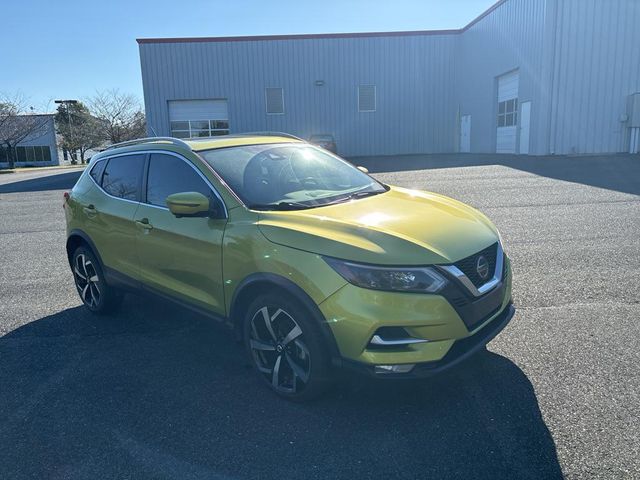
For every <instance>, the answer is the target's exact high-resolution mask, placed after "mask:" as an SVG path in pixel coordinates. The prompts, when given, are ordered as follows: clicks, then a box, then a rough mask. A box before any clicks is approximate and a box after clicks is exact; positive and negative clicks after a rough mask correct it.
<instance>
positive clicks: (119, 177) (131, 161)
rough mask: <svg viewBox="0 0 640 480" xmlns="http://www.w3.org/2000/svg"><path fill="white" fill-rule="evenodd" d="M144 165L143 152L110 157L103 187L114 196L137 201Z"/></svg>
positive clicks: (103, 178)
mask: <svg viewBox="0 0 640 480" xmlns="http://www.w3.org/2000/svg"><path fill="white" fill-rule="evenodd" d="M143 166H144V155H143V154H139V155H125V156H122V157H114V158H110V159H109V163H108V164H107V167H106V168H105V171H104V175H103V176H102V188H104V190H105V192H107V193H109V194H110V195H113V196H114V197H119V198H125V199H127V200H134V201H137V200H138V199H139V193H140V183H141V180H142V167H143Z"/></svg>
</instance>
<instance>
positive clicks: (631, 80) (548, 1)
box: [140, 0, 640, 156]
mask: <svg viewBox="0 0 640 480" xmlns="http://www.w3.org/2000/svg"><path fill="white" fill-rule="evenodd" d="M639 24H640V0H607V1H604V0H506V1H503V2H501V3H498V4H497V5H496V6H495V7H494V8H493V9H492V10H491V11H490V12H489V13H488V14H486V15H484V16H482V17H481V18H479V19H478V20H477V21H475V22H473V23H472V24H471V25H470V26H468V27H466V28H465V29H464V30H463V31H462V32H460V33H455V32H454V33H448V34H445V33H442V34H437V35H432V34H421V35H412V36H381V37H346V38H313V39H287V40H255V41H236V42H193V43H179V42H176V43H141V44H140V57H141V64H142V79H143V85H144V93H145V105H146V110H147V117H148V123H149V125H150V127H153V129H154V131H155V132H156V133H157V134H159V135H161V134H165V135H168V134H169V124H168V113H167V102H168V101H169V100H178V99H206V98H209V99H216V98H225V99H228V102H229V121H230V128H231V132H243V131H252V130H275V131H286V132H290V133H293V134H297V135H300V136H302V137H305V138H308V137H309V136H310V135H311V134H314V133H318V134H319V133H331V134H334V135H335V137H336V140H337V143H338V149H339V151H340V153H341V154H343V155H347V156H349V155H389V154H404V153H439V152H453V151H456V150H457V149H458V146H459V122H460V117H461V116H462V115H471V151H472V152H495V151H496V109H497V101H496V95H497V80H496V79H497V77H498V76H500V75H503V74H505V73H507V72H510V71H514V70H517V71H518V72H519V76H520V85H519V103H520V105H521V104H522V103H523V102H527V101H530V102H531V126H530V135H529V136H530V148H529V151H530V153H531V154H548V153H557V154H562V153H592V152H593V153H596V152H618V151H625V150H627V149H628V141H629V140H628V128H627V125H626V124H625V123H623V122H621V119H623V117H621V116H622V115H624V114H625V111H626V99H627V96H628V95H629V94H631V93H634V92H635V91H640V28H638V25H639ZM318 80H321V81H323V82H324V85H323V86H317V85H316V81H318ZM360 84H366V85H375V86H376V92H377V110H376V111H375V112H358V103H357V87H358V85H360ZM266 87H282V88H283V89H284V105H285V114H284V115H267V114H266V112H265V88H266ZM518 137H519V135H518Z"/></svg>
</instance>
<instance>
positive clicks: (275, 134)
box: [232, 132, 306, 142]
mask: <svg viewBox="0 0 640 480" xmlns="http://www.w3.org/2000/svg"><path fill="white" fill-rule="evenodd" d="M233 135H237V136H241V135H260V136H263V137H285V138H293V139H295V140H300V141H301V142H305V141H306V140H304V139H302V138H300V137H296V136H295V135H291V134H290V133H285V132H241V133H234V134H233ZM233 135H232V136H233Z"/></svg>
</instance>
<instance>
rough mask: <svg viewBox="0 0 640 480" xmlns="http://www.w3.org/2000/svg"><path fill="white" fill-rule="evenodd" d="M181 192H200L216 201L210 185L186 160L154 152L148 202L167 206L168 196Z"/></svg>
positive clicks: (151, 161)
mask: <svg viewBox="0 0 640 480" xmlns="http://www.w3.org/2000/svg"><path fill="white" fill-rule="evenodd" d="M181 192H198V193H201V194H203V195H204V196H206V197H207V198H209V200H210V201H211V202H214V201H215V197H214V196H213V192H212V191H211V189H210V188H209V186H208V185H207V184H206V183H205V181H204V180H203V179H202V178H201V177H200V175H198V173H197V172H196V171H195V170H194V169H193V168H192V167H191V166H189V165H187V163H186V162H185V161H184V160H181V159H179V158H178V157H174V156H173V155H165V154H162V153H154V154H152V155H151V160H150V161H149V176H148V177H147V203H150V204H152V205H158V206H160V207H166V206H167V203H166V199H167V197H168V196H169V195H172V194H174V193H181Z"/></svg>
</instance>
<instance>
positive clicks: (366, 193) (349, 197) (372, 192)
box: [327, 190, 386, 205]
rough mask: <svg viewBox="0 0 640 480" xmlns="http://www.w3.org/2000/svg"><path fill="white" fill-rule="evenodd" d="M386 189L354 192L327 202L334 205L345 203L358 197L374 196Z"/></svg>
mask: <svg viewBox="0 0 640 480" xmlns="http://www.w3.org/2000/svg"><path fill="white" fill-rule="evenodd" d="M385 191H386V190H381V191H378V190H366V191H364V192H353V193H350V194H349V195H346V196H344V197H340V198H336V199H335V200H334V201H333V202H330V203H327V205H333V204H335V203H344V202H348V201H349V200H356V199H358V198H365V197H372V196H373V195H378V194H380V193H384V192H385Z"/></svg>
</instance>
